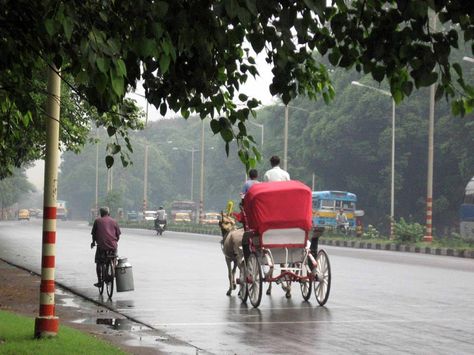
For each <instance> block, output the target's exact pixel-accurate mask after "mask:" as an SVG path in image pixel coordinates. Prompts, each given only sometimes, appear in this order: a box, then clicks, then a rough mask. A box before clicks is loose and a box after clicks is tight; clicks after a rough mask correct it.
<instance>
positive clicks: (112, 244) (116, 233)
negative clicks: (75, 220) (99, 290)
mask: <svg viewBox="0 0 474 355" xmlns="http://www.w3.org/2000/svg"><path fill="white" fill-rule="evenodd" d="M91 234H92V243H91V249H92V248H94V246H95V245H96V243H97V250H96V252H95V263H96V272H97V280H98V282H97V283H95V284H94V286H96V287H100V263H103V262H105V261H106V259H107V254H113V255H117V245H118V241H119V238H120V234H121V232H120V228H119V226H118V224H117V222H116V221H115V220H114V219H113V218H112V217H110V214H109V209H108V207H101V208H100V217H98V218H96V220H95V221H94V225H93V226H92V232H91Z"/></svg>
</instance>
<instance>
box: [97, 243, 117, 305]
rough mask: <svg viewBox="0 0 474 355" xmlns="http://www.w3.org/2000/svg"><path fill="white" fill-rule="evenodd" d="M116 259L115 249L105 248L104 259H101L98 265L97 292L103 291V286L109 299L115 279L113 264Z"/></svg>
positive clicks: (112, 292)
mask: <svg viewBox="0 0 474 355" xmlns="http://www.w3.org/2000/svg"><path fill="white" fill-rule="evenodd" d="M116 261H117V255H115V251H111V250H107V251H106V254H105V261H102V260H101V262H100V263H99V265H98V271H99V273H98V277H99V294H100V295H102V294H103V293H104V286H105V289H106V290H107V295H108V296H109V299H111V298H112V295H113V294H114V281H115V264H116Z"/></svg>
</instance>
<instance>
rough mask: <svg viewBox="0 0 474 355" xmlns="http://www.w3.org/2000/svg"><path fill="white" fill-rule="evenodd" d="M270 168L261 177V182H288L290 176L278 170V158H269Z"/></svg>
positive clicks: (280, 169) (275, 156)
mask: <svg viewBox="0 0 474 355" xmlns="http://www.w3.org/2000/svg"><path fill="white" fill-rule="evenodd" d="M270 164H271V166H272V168H271V169H270V170H267V172H266V173H265V175H263V181H290V174H288V172H286V171H285V170H283V169H282V168H280V158H279V157H278V156H277V155H274V156H272V157H271V158H270Z"/></svg>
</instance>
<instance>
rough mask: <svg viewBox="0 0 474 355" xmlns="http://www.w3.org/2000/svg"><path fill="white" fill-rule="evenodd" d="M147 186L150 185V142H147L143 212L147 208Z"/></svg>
mask: <svg viewBox="0 0 474 355" xmlns="http://www.w3.org/2000/svg"><path fill="white" fill-rule="evenodd" d="M147 187H148V144H145V167H144V177H143V213H145V211H146V208H147Z"/></svg>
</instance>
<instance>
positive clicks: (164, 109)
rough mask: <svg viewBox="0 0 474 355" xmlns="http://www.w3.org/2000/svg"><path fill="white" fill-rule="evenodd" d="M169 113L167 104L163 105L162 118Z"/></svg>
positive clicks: (161, 109)
mask: <svg viewBox="0 0 474 355" xmlns="http://www.w3.org/2000/svg"><path fill="white" fill-rule="evenodd" d="M167 111H168V105H166V103H165V102H163V103H162V104H161V105H160V114H161V115H162V116H165V115H166V112H167Z"/></svg>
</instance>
